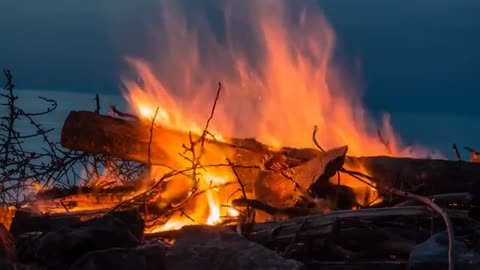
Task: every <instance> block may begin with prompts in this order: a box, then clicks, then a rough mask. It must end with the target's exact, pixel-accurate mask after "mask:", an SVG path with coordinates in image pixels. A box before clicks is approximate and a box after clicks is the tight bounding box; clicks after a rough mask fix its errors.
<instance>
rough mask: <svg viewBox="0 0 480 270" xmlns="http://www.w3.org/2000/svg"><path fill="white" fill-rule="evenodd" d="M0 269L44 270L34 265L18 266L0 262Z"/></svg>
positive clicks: (17, 264)
mask: <svg viewBox="0 0 480 270" xmlns="http://www.w3.org/2000/svg"><path fill="white" fill-rule="evenodd" d="M0 269H2V270H44V269H41V268H39V267H38V266H37V265H34V264H19V263H7V262H0Z"/></svg>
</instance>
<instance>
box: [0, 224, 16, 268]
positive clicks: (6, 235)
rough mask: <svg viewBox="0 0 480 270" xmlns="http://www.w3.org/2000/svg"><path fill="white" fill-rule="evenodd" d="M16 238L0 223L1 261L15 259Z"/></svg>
mask: <svg viewBox="0 0 480 270" xmlns="http://www.w3.org/2000/svg"><path fill="white" fill-rule="evenodd" d="M15 257H16V251H15V239H14V238H13V235H12V234H11V233H10V232H9V231H8V230H7V229H5V227H4V226H3V224H0V261H4V262H12V261H15Z"/></svg>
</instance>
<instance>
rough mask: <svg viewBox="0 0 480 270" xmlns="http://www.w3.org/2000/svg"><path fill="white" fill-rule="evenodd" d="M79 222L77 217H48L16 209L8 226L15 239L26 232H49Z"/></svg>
mask: <svg viewBox="0 0 480 270" xmlns="http://www.w3.org/2000/svg"><path fill="white" fill-rule="evenodd" d="M78 222H80V218H79V217H77V216H50V215H40V214H36V213H33V212H32V211H29V210H24V209H18V210H17V211H16V213H15V217H14V218H13V220H12V224H11V225H10V232H11V233H12V234H13V236H15V237H17V236H19V235H21V234H24V233H27V232H50V231H55V230H58V229H60V228H62V227H65V226H70V225H72V224H75V223H78Z"/></svg>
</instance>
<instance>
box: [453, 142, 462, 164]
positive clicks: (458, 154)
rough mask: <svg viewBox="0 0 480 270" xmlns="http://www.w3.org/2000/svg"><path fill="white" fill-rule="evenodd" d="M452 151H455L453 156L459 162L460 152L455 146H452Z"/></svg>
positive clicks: (460, 158)
mask: <svg viewBox="0 0 480 270" xmlns="http://www.w3.org/2000/svg"><path fill="white" fill-rule="evenodd" d="M452 149H453V151H455V156H457V160H459V161H461V160H462V157H461V156H460V152H459V151H458V148H457V145H456V144H452Z"/></svg>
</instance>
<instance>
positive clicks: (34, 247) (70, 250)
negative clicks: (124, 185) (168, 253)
mask: <svg viewBox="0 0 480 270" xmlns="http://www.w3.org/2000/svg"><path fill="white" fill-rule="evenodd" d="M136 230H137V229H135V228H133V229H132V227H130V226H129V225H127V224H126V223H125V222H124V221H122V219H120V218H117V217H115V216H114V215H105V216H103V217H101V218H97V219H92V220H88V221H85V222H79V223H76V224H72V225H69V226H66V227H64V228H61V229H59V230H56V231H52V232H47V233H42V234H37V235H35V234H33V235H32V234H30V235H27V236H22V237H19V238H18V239H17V244H18V246H19V247H21V249H20V250H19V251H18V257H19V259H20V261H21V262H37V263H39V264H41V265H43V266H47V267H48V269H52V270H55V269H65V268H66V266H68V265H70V264H71V263H72V262H73V261H75V260H76V259H77V258H79V257H80V256H82V255H84V254H86V253H88V252H91V251H96V250H102V249H109V248H130V247H134V246H137V245H138V244H139V243H140V240H139V239H138V238H137V237H136V236H135V235H133V234H132V231H136ZM142 235H143V233H142ZM137 236H138V235H137ZM27 247H29V248H27Z"/></svg>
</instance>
